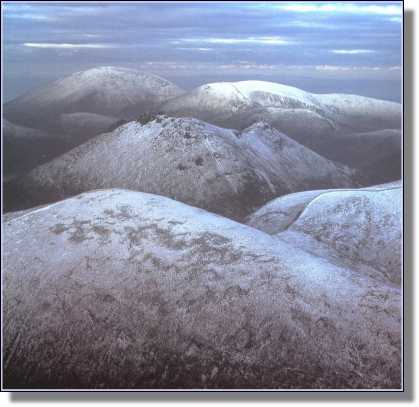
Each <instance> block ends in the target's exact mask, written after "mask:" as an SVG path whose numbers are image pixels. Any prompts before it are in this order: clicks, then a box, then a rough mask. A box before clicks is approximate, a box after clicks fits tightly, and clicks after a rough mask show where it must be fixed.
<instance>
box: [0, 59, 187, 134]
mask: <svg viewBox="0 0 419 407" xmlns="http://www.w3.org/2000/svg"><path fill="white" fill-rule="evenodd" d="M181 93H182V91H181V90H180V89H179V88H178V87H177V86H176V85H174V84H172V83H171V82H169V81H167V80H165V79H162V78H160V77H157V76H155V75H149V74H144V73H142V72H140V71H136V70H134V69H127V68H119V67H112V66H104V67H98V68H93V69H89V70H86V71H81V72H77V73H74V74H72V75H70V76H67V77H65V78H63V79H60V80H58V81H55V82H53V83H51V84H49V85H47V86H44V87H41V88H38V89H35V90H32V91H30V92H27V93H26V94H24V95H22V96H20V97H18V98H16V99H14V100H12V101H10V102H8V103H6V104H5V105H4V114H5V117H6V118H7V119H8V120H10V121H12V122H14V123H17V124H22V125H26V126H30V127H34V128H39V129H44V130H51V129H57V127H58V128H60V129H61V130H62V128H61V127H60V118H61V115H63V114H69V113H80V112H84V113H94V114H98V115H102V116H110V117H112V118H118V119H131V120H132V119H134V118H136V117H138V116H139V115H141V114H142V113H145V112H149V111H151V110H152V109H153V108H154V107H155V106H157V105H160V104H161V103H162V102H164V101H166V100H168V99H170V98H172V97H174V96H178V95H180V94H181Z"/></svg>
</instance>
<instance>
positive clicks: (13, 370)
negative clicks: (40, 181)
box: [3, 190, 401, 389]
mask: <svg viewBox="0 0 419 407" xmlns="http://www.w3.org/2000/svg"><path fill="white" fill-rule="evenodd" d="M309 215H310V214H309V213H308V212H307V217H306V221H307V222H308V221H309V219H310V216H309ZM4 235H5V239H4V247H3V254H4V257H3V266H4V268H3V283H4V286H3V345H4V350H3V351H4V365H3V368H4V371H3V379H4V382H3V385H4V386H5V388H7V389H10V388H25V389H27V388H31V387H37V388H67V389H68V388H78V389H80V388H90V389H98V388H108V389H109V388H126V389H136V388H137V389H141V388H165V389H170V388H189V389H197V388H215V389H226V388H227V389H228V388H230V389H232V388H247V389H249V388H264V389H290V388H294V389H296V388H305V389H307V388H315V389H321V388H328V389H348V388H352V389H357V388H364V389H400V386H401V383H400V380H401V370H400V366H401V363H400V362H401V326H400V305H401V297H400V288H399V287H397V286H396V285H394V284H389V283H384V282H381V281H380V280H379V279H375V278H372V277H369V276H368V275H366V274H364V273H363V272H360V270H358V269H353V268H351V267H343V266H337V265H334V264H333V263H331V262H329V261H327V260H325V259H323V258H321V257H319V256H317V255H312V254H310V253H308V252H307V251H305V250H301V249H299V248H296V247H295V246H293V245H290V244H289V243H287V242H284V241H281V240H279V239H278V238H275V237H273V236H269V235H268V234H266V233H264V232H261V231H258V230H256V229H253V228H251V227H248V226H245V225H241V224H239V223H236V222H234V221H231V220H229V219H226V218H223V217H220V216H216V215H213V214H211V213H208V212H206V211H203V210H199V209H196V208H192V207H189V206H187V205H184V204H182V203H180V202H176V201H173V200H170V199H168V198H164V197H161V196H156V195H149V194H144V193H139V192H132V191H122V190H105V191H95V192H90V193H85V194H82V195H80V196H77V197H74V198H71V199H67V200H65V201H62V202H59V203H57V204H53V205H50V206H46V207H43V208H39V209H37V210H33V211H31V212H29V213H24V214H21V215H20V216H17V217H15V218H14V219H12V220H10V221H8V222H6V223H5V224H4Z"/></svg>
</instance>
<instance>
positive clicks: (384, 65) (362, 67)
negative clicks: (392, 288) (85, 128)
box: [2, 1, 402, 101]
mask: <svg viewBox="0 0 419 407" xmlns="http://www.w3.org/2000/svg"><path fill="white" fill-rule="evenodd" d="M2 14H3V30H4V36H3V40H2V41H3V50H4V53H3V62H4V64H3V68H4V88H5V99H6V100H7V99H10V98H13V97H15V96H16V95H18V94H20V93H22V92H24V91H26V90H28V89H30V88H32V87H35V86H40V85H42V84H44V83H46V82H48V81H51V80H55V79H57V78H59V77H62V76H64V75H67V74H70V73H72V72H75V71H79V70H83V69H87V68H90V67H93V66H99V65H116V66H125V67H132V68H137V69H140V70H143V71H147V72H150V73H154V74H157V75H160V76H162V77H165V78H167V79H169V80H172V81H173V82H175V83H177V84H179V85H180V86H183V87H185V88H192V87H194V86H197V85H200V84H202V83H205V82H211V81H212V82H213V81H222V80H228V81H229V80H242V79H264V80H271V81H276V82H281V83H285V84H291V85H295V86H299V87H301V88H303V89H306V90H309V91H315V92H347V93H357V94H363V95H366V96H374V97H381V98H385V99H391V100H398V101H399V100H400V78H401V25H402V3H401V2H375V3H374V2H364V1H363V2H271V3H270V2H248V3H246V2H231V3H228V2H226V3H221V2H220V3H217V4H214V2H212V3H211V4H209V3H191V2H185V3H173V2H170V3H154V4H151V3H149V4H147V3H132V2H131V3H100V2H98V3H89V4H86V3H83V4H81V3H80V4H76V3H70V2H62V3H59V2H57V3H53V4H51V3H22V2H18V3H13V2H3V3H2Z"/></svg>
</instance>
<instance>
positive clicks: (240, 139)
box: [16, 116, 356, 219]
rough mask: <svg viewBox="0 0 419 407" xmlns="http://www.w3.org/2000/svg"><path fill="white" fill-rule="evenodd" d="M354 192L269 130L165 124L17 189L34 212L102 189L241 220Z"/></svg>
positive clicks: (119, 137) (345, 171)
mask: <svg viewBox="0 0 419 407" xmlns="http://www.w3.org/2000/svg"><path fill="white" fill-rule="evenodd" d="M354 185H356V174H355V173H354V172H353V171H352V170H350V169H349V168H348V167H344V166H340V165H338V164H335V163H332V162H330V161H328V160H326V159H324V158H323V157H321V156H319V155H318V154H316V153H314V152H313V151H311V150H309V149H307V148H306V147H303V146H301V145H300V144H298V143H296V142H295V141H293V140H292V139H290V138H288V137H287V136H286V135H284V134H281V133H279V132H278V131H277V130H275V129H273V128H272V127H270V126H269V125H267V124H265V123H257V124H255V125H253V126H251V127H250V128H248V129H246V130H244V131H243V132H241V133H239V132H237V131H233V130H229V129H224V128H220V127H216V126H213V125H210V124H208V123H205V122H203V121H199V120H196V119H181V118H179V119H173V118H167V117H163V116H158V117H157V118H156V119H155V120H154V121H151V122H149V123H147V124H146V125H144V126H142V125H141V124H140V123H138V122H130V123H127V124H125V125H123V126H121V127H119V128H117V129H116V130H114V131H113V132H111V133H107V134H103V135H100V136H98V137H96V138H94V139H93V140H90V141H89V142H87V143H85V144H83V145H81V146H79V147H77V148H75V149H73V150H71V151H70V152H68V153H66V154H64V155H62V156H60V157H58V158H56V159H55V160H53V161H51V162H49V163H47V164H45V165H43V166H40V167H38V168H36V169H35V170H33V171H32V172H31V173H30V174H28V175H27V176H25V177H23V178H22V179H20V180H19V181H18V186H19V189H20V191H21V193H22V195H23V196H26V199H27V201H28V202H29V205H32V206H35V205H37V204H40V203H45V202H49V201H54V200H59V199H63V198H65V197H68V196H71V195H75V194H77V193H80V192H83V191H88V190H92V189H97V188H126V189H130V190H137V191H143V192H150V193H155V194H159V195H164V196H168V197H171V198H174V199H177V200H179V201H181V202H186V203H189V204H191V205H194V206H197V207H201V208H205V209H207V210H210V211H212V212H216V213H220V214H223V215H225V216H229V217H232V218H234V219H241V218H242V217H243V216H246V215H247V214H249V213H250V212H251V211H253V210H254V209H255V208H257V207H259V206H261V205H262V204H263V203H265V202H266V201H268V200H269V199H272V198H274V197H277V196H280V195H283V194H287V193H290V192H295V191H301V190H304V189H309V188H321V187H328V188H330V187H332V188H333V187H350V186H354ZM23 201H24V199H23V198H22V197H20V198H19V203H20V204H22V202H23ZM16 209H20V208H16Z"/></svg>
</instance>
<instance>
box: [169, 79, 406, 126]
mask: <svg viewBox="0 0 419 407" xmlns="http://www.w3.org/2000/svg"><path fill="white" fill-rule="evenodd" d="M261 108H264V109H265V110H263V112H264V114H265V115H267V116H268V117H269V116H270V115H271V114H272V113H275V110H274V111H270V110H269V109H272V108H274V109H278V108H280V109H286V110H289V113H290V114H295V113H296V112H295V109H301V111H302V112H301V113H304V111H306V110H308V111H310V112H313V113H316V114H317V115H320V116H321V117H323V119H324V120H326V121H331V122H332V123H333V124H334V125H335V126H336V127H340V130H341V131H346V132H349V131H351V132H354V131H370V130H377V129H385V128H400V126H401V105H400V104H399V103H394V102H388V101H383V100H378V99H373V98H367V97H363V96H357V95H346V94H325V95H322V94H314V93H309V92H305V91H303V90H301V89H298V88H295V87H292V86H285V85H281V84H278V83H272V82H264V81H242V82H219V83H211V84H207V85H203V86H200V87H198V88H196V89H194V90H192V91H190V92H187V93H185V94H183V95H181V96H179V97H177V98H173V99H171V100H169V101H168V102H166V103H165V104H164V105H163V106H162V110H163V111H164V112H165V113H167V114H171V115H178V116H188V115H191V116H192V117H197V118H200V119H202V120H208V121H210V122H211V121H214V122H215V123H216V124H220V125H230V126H231V125H232V124H233V123H235V124H236V125H235V126H233V127H235V128H243V127H245V126H247V125H248V124H249V123H244V124H243V123H240V120H239V119H240V116H238V114H243V113H244V115H245V116H246V115H247V114H249V113H252V111H253V110H254V109H259V114H260V113H261V111H260V109H261ZM246 112H247V113H246ZM297 113H298V111H297ZM280 130H283V129H280Z"/></svg>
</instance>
